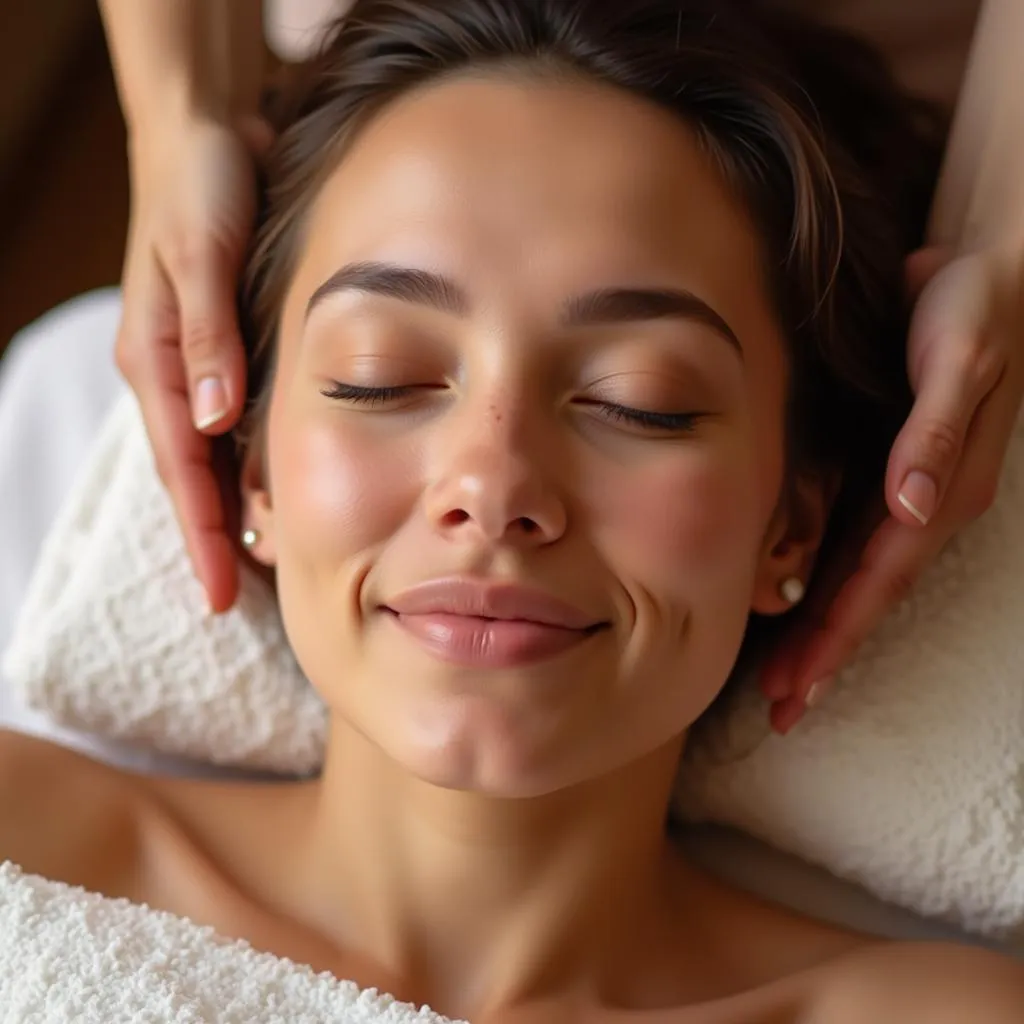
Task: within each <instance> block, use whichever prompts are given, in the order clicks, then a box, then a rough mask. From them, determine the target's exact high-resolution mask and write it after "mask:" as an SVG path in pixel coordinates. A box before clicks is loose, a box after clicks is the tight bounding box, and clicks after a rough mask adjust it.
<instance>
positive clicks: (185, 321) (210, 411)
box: [174, 246, 246, 434]
mask: <svg viewBox="0 0 1024 1024" xmlns="http://www.w3.org/2000/svg"><path fill="white" fill-rule="evenodd" d="M174 283H175V292H176V295H177V299H178V310H179V314H180V323H181V336H180V337H181V342H180V343H181V357H182V361H183V362H184V364H185V372H186V376H187V378H188V383H189V396H190V403H191V409H192V421H193V423H194V424H195V427H196V429H197V430H200V431H203V432H206V431H209V432H211V433H214V434H221V433H224V432H225V431H226V430H229V429H230V428H231V427H233V426H234V425H235V424H236V423H237V422H238V419H239V417H240V416H241V413H242V408H243V405H244V403H245V385H246V371H245V363H246V360H245V349H244V347H243V344H242V338H241V334H240V332H239V329H238V313H237V310H236V307H235V294H236V281H235V273H234V264H233V262H232V261H230V260H227V259H225V258H224V256H223V255H222V254H219V253H218V251H217V250H216V247H215V246H209V247H208V248H207V249H206V251H205V253H204V254H203V255H202V256H201V257H199V258H197V259H195V260H193V261H190V264H189V266H188V268H187V272H186V273H183V274H179V275H178V277H177V279H176V280H175V282H174Z"/></svg>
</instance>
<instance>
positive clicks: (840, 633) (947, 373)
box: [100, 0, 1024, 732]
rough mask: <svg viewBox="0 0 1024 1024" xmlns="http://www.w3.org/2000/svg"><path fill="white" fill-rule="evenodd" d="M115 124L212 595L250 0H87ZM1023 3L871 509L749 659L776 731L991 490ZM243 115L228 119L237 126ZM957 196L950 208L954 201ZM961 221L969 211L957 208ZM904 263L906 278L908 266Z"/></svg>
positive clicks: (1021, 263) (165, 445)
mask: <svg viewBox="0 0 1024 1024" xmlns="http://www.w3.org/2000/svg"><path fill="white" fill-rule="evenodd" d="M100 5H101V8H102V10H103V14H104V18H105V22H106V26H107V32H108V36H109V38H110V42H111V48H112V52H113V55H114V61H115V67H116V71H117V77H118V83H119V87H120V91H121V96H122V102H123V106H124V109H125V114H126V119H127V122H128V126H129V133H130V139H131V147H130V156H131V169H132V185H133V208H132V220H131V227H130V235H129V240H128V252H127V259H126V263H125V274H124V294H125V311H124V318H123V323H122V327H121V331H120V335H119V338H118V345H117V359H118V364H119V366H120V368H121V370H122V372H123V373H124V375H125V377H126V378H127V379H128V381H129V383H130V384H131V386H132V387H133V388H134V390H135V391H136V393H137V395H138V396H139V400H140V404H141V407H142V411H143V414H144V417H145V420H146V425H147V429H148V431H149V436H150V439H151V442H152V444H153V448H154V451H155V455H156V462H157V466H158V468H159V471H160V475H161V478H162V479H163V480H164V482H165V484H166V485H167V487H168V490H169V491H170V493H171V496H172V498H173V500H174V505H175V509H176V511H177V515H178V519H179V522H180V523H181V527H182V530H183V532H184V535H185V538H186V541H187V545H188V550H189V552H190V555H191V557H192V561H193V564H194V566H195V570H196V573H197V575H198V577H199V579H200V580H201V582H202V583H203V585H204V588H205V590H206V593H207V595H208V599H209V604H210V606H211V608H212V609H213V610H215V611H223V610H225V609H227V608H229V607H230V606H231V605H232V603H233V602H234V600H235V596H236V594H237V548H236V546H235V544H234V542H233V538H231V537H229V536H227V531H226V527H225V514H224V508H223V506H222V502H221V497H220V493H219V491H218V488H217V484H216V480H215V477H214V473H213V469H212V465H211V455H210V452H211V448H210V440H209V439H210V438H211V437H214V436H216V435H219V434H223V433H225V432H227V431H229V430H230V429H231V428H232V427H234V426H235V425H236V423H237V421H238V418H239V415H240V412H241V408H242V403H243V392H244V385H245V358H244V354H243V350H242V345H241V341H240V338H239V334H238V325H237V321H236V314H235V308H234V294H235V280H236V275H237V272H238V267H239V264H240V261H241V258H242V253H243V251H244V247H245V245H246V242H247V240H248V237H249V233H250V231H251V226H252V216H253V207H254V203H255V177H254V167H253V160H254V153H257V152H258V150H259V148H260V146H261V145H262V144H263V142H264V141H265V131H266V129H265V127H263V128H261V127H260V125H259V122H258V121H256V120H255V119H254V115H255V113H256V95H257V87H258V83H259V76H260V70H261V56H262V41H261V31H260V28H259V24H258V12H259V9H260V6H261V5H260V4H257V3H253V2H251V0H174V2H173V3H172V2H169V0H100ZM1022 47H1024V6H1022V5H1021V4H1019V3H1018V2H1017V0H986V4H985V7H984V9H983V14H982V18H981V23H980V26H979V31H978V36H977V42H976V45H975V50H974V54H973V57H972V60H971V65H970V71H969V74H968V78H967V83H966V86H965V90H964V94H963V99H962V102H961V109H960V115H959V117H958V121H957V127H956V130H955V131H954V132H953V135H952V138H951V142H950V150H949V154H948V158H947V168H946V174H945V178H944V181H943V188H942V190H941V191H940V196H939V201H938V204H937V207H936V217H935V225H934V230H933V232H932V241H933V243H935V244H934V246H933V248H931V249H929V250H926V251H924V252H922V253H921V254H919V255H918V256H917V257H916V258H915V259H914V260H913V261H912V264H911V266H909V267H908V283H909V286H910V288H911V292H912V294H913V295H916V296H917V299H916V307H915V314H914V319H913V326H912V328H911V333H910V338H909V343H908V367H909V371H910V376H911V381H912V383H913V386H914V390H915V393H916V396H917V397H916V402H915V405H914V408H913V411H912V413H911V416H910V418H909V420H908V422H907V424H906V426H905V428H904V430H903V431H902V433H901V434H900V435H899V437H898V438H897V440H896V442H895V444H894V447H893V450H892V455H891V458H890V462H889V468H888V473H887V475H886V480H885V487H884V494H883V493H880V495H879V505H878V514H877V515H876V516H875V517H874V518H872V520H871V521H869V522H866V523H865V524H864V527H863V530H862V531H861V532H860V533H858V534H857V535H855V536H851V537H850V538H849V542H848V544H847V549H846V552H845V554H844V555H842V556H840V557H838V558H837V559H836V560H835V561H834V563H833V564H832V565H830V566H826V567H823V571H822V573H821V574H820V576H819V578H818V579H817V580H816V581H815V586H814V587H813V588H812V590H811V593H810V595H809V598H808V600H807V602H806V605H805V608H804V610H803V611H802V613H801V615H800V617H799V618H797V619H796V624H795V628H794V629H793V631H792V634H791V635H790V637H789V638H788V640H787V641H786V642H785V643H783V644H781V645H780V646H779V648H778V650H777V652H776V653H775V654H774V655H773V657H772V658H771V659H770V660H769V662H768V663H767V664H766V665H765V666H764V667H763V669H762V677H761V685H762V688H763V690H764V692H765V694H766V695H767V696H768V697H769V698H770V699H771V701H772V702H773V708H772V721H773V725H774V727H775V728H776V729H777V730H779V731H780V732H786V731H787V730H788V729H790V728H792V727H793V726H794V725H795V724H796V723H797V722H798V721H799V720H800V718H801V717H802V716H803V714H804V712H805V709H806V706H807V704H808V701H809V699H820V698H821V697H822V696H823V695H824V693H825V690H826V686H827V683H828V680H829V679H830V678H831V677H832V676H833V675H834V674H835V673H836V671H838V670H839V669H840V668H841V667H842V666H843V665H844V664H845V663H847V662H848V661H849V660H850V658H851V657H852V656H853V654H854V652H855V651H856V649H857V647H858V646H859V644H860V642H861V641H862V640H863V639H864V638H865V637H866V636H867V635H868V634H869V633H870V632H871V630H872V629H873V628H874V627H875V625H877V623H878V622H879V621H880V619H881V618H882V617H883V616H884V614H885V613H886V612H887V611H888V610H889V609H890V608H891V607H893V606H894V605H895V604H896V603H897V602H899V601H900V600H901V599H902V598H903V597H904V596H905V595H906V593H907V592H908V590H909V589H910V588H911V586H912V585H913V583H914V581H915V580H916V579H917V578H918V576H919V575H920V573H921V572H922V571H923V569H924V568H925V567H926V566H927V565H928V564H929V563H930V562H931V561H932V560H933V559H934V557H935V556H936V554H937V553H938V552H939V550H940V549H941V548H942V547H943V545H944V544H945V543H946V542H947V541H948V540H949V539H950V538H951V537H952V536H953V535H954V534H955V533H956V532H957V531H959V530H960V529H962V528H963V527H964V526H966V525H967V524H969V523H970V522H972V521H973V520H974V519H976V518H977V517H978V516H979V515H981V514H982V513H983V512H984V511H985V510H986V509H987V508H988V507H989V505H990V504H991V501H992V499H993V497H994V495H995V492H996V487H997V484H998V479H999V475H1000V470H1001V466H1002V460H1003V456H1004V453H1005V451H1006V446H1007V443H1008V439H1009V435H1010V431H1011V429H1012V426H1013V423H1014V421H1015V419H1016V416H1017V412H1018V410H1019V408H1020V405H1021V398H1022V394H1024V330H1022V326H1021V325H1022V323H1024V311H1022V309H1021V301H1020V292H1021V284H1022V281H1024V270H1022V268H1024V223H1022V221H1021V218H1020V217H1015V216H1013V215H1012V214H1013V213H1014V211H1018V210H1024V135H1022V133H1021V132H1020V131H1019V130H1018V129H1016V128H1015V127H1014V125H1015V124H1016V125H1019V124H1020V123H1022V122H1024V109H1022V108H1024V100H1022V99H1021V96H1022V94H1021V90H1020V89H1019V88H1018V87H1017V86H1018V84H1019V83H1018V81H1017V75H1018V69H1019V56H1018V55H1019V52H1020V50H1021V48H1022ZM240 126H244V127H240ZM968 211H969V212H970V216H969V218H968V216H967V213H968ZM968 221H969V223H968ZM925 282H926V283H925Z"/></svg>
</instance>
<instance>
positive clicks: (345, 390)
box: [320, 380, 413, 405]
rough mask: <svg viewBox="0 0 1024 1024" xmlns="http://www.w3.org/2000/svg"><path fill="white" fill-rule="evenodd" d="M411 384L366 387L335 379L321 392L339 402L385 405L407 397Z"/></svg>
mask: <svg viewBox="0 0 1024 1024" xmlns="http://www.w3.org/2000/svg"><path fill="white" fill-rule="evenodd" d="M412 390H413V389H412V387H410V386H409V385H402V386H398V387H373V388H364V387H359V386H358V385H356V384H344V383H342V382H341V381H337V380H336V381H334V382H333V383H332V384H331V385H330V387H326V388H322V389H321V391H320V394H322V395H323V396H324V397H325V398H333V399H335V401H339V402H353V403H355V404H362V405H383V404H384V403H385V402H393V401H395V400H396V399H398V398H405V397H407V396H408V395H409V394H410V392H411V391H412Z"/></svg>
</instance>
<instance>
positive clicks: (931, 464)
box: [886, 260, 1006, 526]
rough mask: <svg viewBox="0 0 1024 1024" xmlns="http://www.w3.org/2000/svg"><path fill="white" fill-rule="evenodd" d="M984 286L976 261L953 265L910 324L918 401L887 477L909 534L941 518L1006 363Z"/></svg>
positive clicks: (890, 499) (890, 497) (892, 506)
mask: <svg viewBox="0 0 1024 1024" xmlns="http://www.w3.org/2000/svg"><path fill="white" fill-rule="evenodd" d="M987 280H988V279H987V278H985V277H984V276H983V275H982V274H981V273H980V263H978V262H977V261H971V260H961V261H959V262H958V264H955V265H951V266H950V267H948V268H946V270H944V271H943V272H942V273H941V274H939V275H938V276H937V277H935V278H933V279H932V281H931V283H930V284H929V285H928V287H927V288H926V290H925V293H924V294H923V295H922V298H921V301H920V302H919V304H918V309H917V312H916V313H915V316H914V319H913V321H912V323H911V328H910V340H909V342H908V351H910V352H912V353H914V354H915V355H914V360H915V363H914V365H912V366H911V368H910V369H911V379H912V381H914V383H915V384H916V390H917V398H916V401H915V402H914V406H913V409H912V410H911V412H910V416H909V417H908V419H907V422H906V423H905V424H904V427H903V429H902V430H901V431H900V433H899V435H898V436H897V438H896V441H895V443H894V444H893V447H892V452H891V454H890V458H889V464H888V468H887V472H886V498H887V503H888V506H889V510H890V512H891V513H892V515H893V516H894V517H895V518H896V519H898V520H899V521H900V522H902V523H905V524H906V525H908V526H914V525H921V526H924V525H927V523H928V522H929V521H930V520H931V519H932V517H933V516H934V515H935V514H936V512H937V511H938V509H939V507H940V506H941V504H942V501H943V499H944V496H945V494H946V491H947V489H948V487H949V482H950V480H951V479H952V477H953V474H954V472H955V471H956V468H957V465H958V464H959V462H960V458H961V453H962V450H963V444H964V440H965V438H966V435H967V429H968V427H969V426H970V424H971V422H972V420H973V418H974V414H975V412H976V410H977V408H978V406H979V405H980V404H981V402H982V401H983V400H984V399H985V397H986V396H987V395H988V394H989V392H990V391H991V390H992V389H993V388H994V387H995V386H996V384H997V383H998V382H999V379H1000V374H1001V371H1002V369H1003V367H1004V366H1005V363H1006V353H1005V350H1004V347H1003V346H1002V344H1001V343H1000V340H999V338H998V336H997V335H996V333H995V332H992V331H989V330H987V326H988V325H987V322H986V321H987V319H988V311H989V309H990V305H989V299H990V297H991V296H989V295H988V294H987V289H988V285H987V283H986V282H987Z"/></svg>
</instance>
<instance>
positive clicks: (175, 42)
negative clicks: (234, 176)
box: [99, 0, 263, 136]
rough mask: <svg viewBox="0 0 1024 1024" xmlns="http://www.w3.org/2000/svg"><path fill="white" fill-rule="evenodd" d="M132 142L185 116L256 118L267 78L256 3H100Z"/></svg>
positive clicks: (223, 0) (177, 0)
mask: <svg viewBox="0 0 1024 1024" xmlns="http://www.w3.org/2000/svg"><path fill="white" fill-rule="evenodd" d="M99 6H100V11H101V13H102V15H103V21H104V25H105V28H106V34H107V39H108V42H109V46H110V52H111V57H112V60H113V64H114V70H115V74H116V77H117V86H118V93H119V95H120V98H121V106H122V109H123V111H124V116H125V120H126V122H127V124H128V129H129V132H130V133H131V134H132V135H133V136H134V135H137V134H138V133H139V132H143V133H144V132H146V131H147V130H148V128H149V127H150V126H154V127H159V126H160V125H161V124H163V123H166V122H167V121H168V120H169V119H173V118H175V117H178V116H182V115H200V116H207V117H212V118H215V119H217V120H222V121H225V122H228V121H231V120H233V119H235V118H238V117H241V116H245V115H246V114H250V113H254V112H255V110H256V106H257V102H258V98H259V90H260V86H261V84H262V75H263V30H262V20H261V9H262V4H261V3H260V2H258V0H99Z"/></svg>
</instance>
